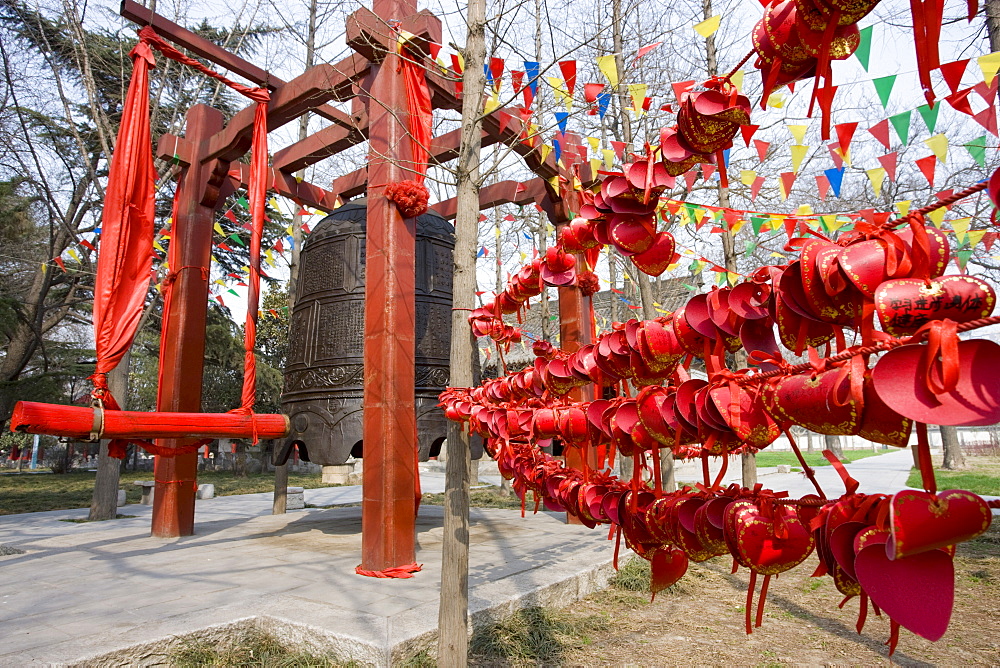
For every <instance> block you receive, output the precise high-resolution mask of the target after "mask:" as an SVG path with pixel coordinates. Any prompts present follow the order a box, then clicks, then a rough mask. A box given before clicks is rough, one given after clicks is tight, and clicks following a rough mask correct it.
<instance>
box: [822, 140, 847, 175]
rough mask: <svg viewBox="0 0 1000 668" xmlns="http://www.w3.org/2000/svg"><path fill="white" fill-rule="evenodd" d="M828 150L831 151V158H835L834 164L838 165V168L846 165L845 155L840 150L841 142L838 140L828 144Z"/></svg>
mask: <svg viewBox="0 0 1000 668" xmlns="http://www.w3.org/2000/svg"><path fill="white" fill-rule="evenodd" d="M826 148H827V150H829V151H830V159H831V160H833V164H834V165H836V167H837V169H840V168H842V167H843V166H844V156H843V154H842V153H841V152H840V144H838V143H837V142H831V143H829V144H827V145H826Z"/></svg>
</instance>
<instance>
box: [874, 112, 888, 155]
mask: <svg viewBox="0 0 1000 668" xmlns="http://www.w3.org/2000/svg"><path fill="white" fill-rule="evenodd" d="M868 132H870V133H871V135H872V137H875V139H878V141H879V143H880V144H882V146H885V150H887V151H888V150H889V149H890V148H891V146H890V145H889V119H888V118H884V119H882V120H881V121H879V122H878V123H876V124H875V125H873V126H871V127H870V128H868Z"/></svg>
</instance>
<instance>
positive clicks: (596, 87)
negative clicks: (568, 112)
mask: <svg viewBox="0 0 1000 668" xmlns="http://www.w3.org/2000/svg"><path fill="white" fill-rule="evenodd" d="M602 90H604V84H599V83H589V84H583V99H584V100H586V101H587V102H589V103H591V104H593V103H594V102H597V96H598V95H599V94H600V93H601V91H602Z"/></svg>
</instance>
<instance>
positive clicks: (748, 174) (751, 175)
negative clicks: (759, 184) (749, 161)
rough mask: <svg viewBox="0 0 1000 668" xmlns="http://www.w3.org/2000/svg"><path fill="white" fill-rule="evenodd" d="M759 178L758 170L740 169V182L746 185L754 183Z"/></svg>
mask: <svg viewBox="0 0 1000 668" xmlns="http://www.w3.org/2000/svg"><path fill="white" fill-rule="evenodd" d="M756 180H757V172H755V171H754V170H752V169H743V170H740V183H742V184H743V185H745V186H750V185H753V182H754V181H756Z"/></svg>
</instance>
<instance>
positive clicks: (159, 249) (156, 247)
mask: <svg viewBox="0 0 1000 668" xmlns="http://www.w3.org/2000/svg"><path fill="white" fill-rule="evenodd" d="M153 248H155V249H156V250H158V251H160V252H161V253H166V252H167V251H166V250H164V248H163V246H161V245H160V242H159V240H157V239H153ZM68 250H69V252H70V255H72V254H73V249H68Z"/></svg>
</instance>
